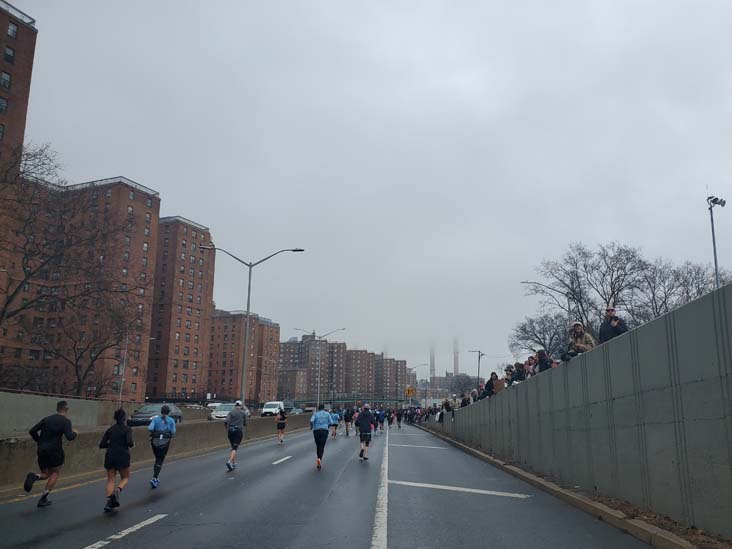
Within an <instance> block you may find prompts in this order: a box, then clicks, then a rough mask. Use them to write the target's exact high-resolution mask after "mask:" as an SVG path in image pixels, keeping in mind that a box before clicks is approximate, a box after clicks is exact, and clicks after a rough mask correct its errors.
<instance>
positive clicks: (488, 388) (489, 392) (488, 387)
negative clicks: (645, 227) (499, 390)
mask: <svg viewBox="0 0 732 549" xmlns="http://www.w3.org/2000/svg"><path fill="white" fill-rule="evenodd" d="M496 381H498V374H497V373H496V372H492V373H491V377H490V379H488V381H487V382H486V384H485V391H484V392H485V396H487V397H492V396H493V395H495V394H496V387H495V385H494V384H495V382H496Z"/></svg>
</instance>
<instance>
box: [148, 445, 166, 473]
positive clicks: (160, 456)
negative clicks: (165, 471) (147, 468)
mask: <svg viewBox="0 0 732 549" xmlns="http://www.w3.org/2000/svg"><path fill="white" fill-rule="evenodd" d="M169 448H170V444H168V445H167V446H163V447H162V448H157V447H155V446H153V447H152V451H153V454H155V466H154V467H153V476H154V477H155V478H158V475H159V474H160V470H161V469H162V468H163V462H164V461H165V456H166V455H168V449H169Z"/></svg>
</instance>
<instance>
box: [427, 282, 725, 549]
mask: <svg viewBox="0 0 732 549" xmlns="http://www.w3.org/2000/svg"><path fill="white" fill-rule="evenodd" d="M430 428H433V429H435V430H437V431H440V432H443V433H445V434H446V435H448V436H451V437H453V438H455V439H457V440H459V441H461V442H463V443H465V444H468V445H470V446H472V447H475V448H477V449H480V450H483V451H485V452H488V453H490V454H493V455H495V456H496V457H498V458H500V459H502V460H506V461H512V462H515V463H517V464H519V465H521V466H524V467H526V468H528V469H530V470H533V471H534V472H538V473H540V474H543V475H547V476H549V477H552V478H554V479H557V480H560V481H563V482H567V483H571V484H573V485H577V486H579V487H581V488H582V489H584V490H586V491H588V492H595V493H598V494H602V495H605V496H611V497H617V498H620V499H624V500H627V501H629V502H631V503H633V504H635V505H637V506H639V507H641V508H645V509H650V510H652V511H654V512H657V513H661V514H664V515H668V516H670V517H672V518H673V519H675V520H678V521H680V522H682V523H683V524H686V525H690V526H696V527H698V528H701V529H703V530H706V531H708V532H714V533H716V534H719V535H722V536H724V537H727V538H732V285H730V286H726V287H724V288H722V289H720V290H718V291H715V292H713V293H711V294H709V295H707V296H705V297H703V298H701V299H699V300H697V301H694V302H692V303H690V304H688V305H686V306H684V307H682V308H679V309H677V310H675V311H673V312H672V313H669V314H667V315H664V316H662V317H660V318H657V319H655V320H653V321H652V322H649V323H648V324H645V325H644V326H642V327H640V328H638V329H636V330H633V331H631V332H629V333H627V334H624V335H623V336H621V337H618V338H616V339H614V340H612V341H610V342H608V343H606V344H604V345H601V346H599V347H597V348H596V349H594V350H593V351H591V352H589V353H586V354H584V355H582V356H580V357H577V358H575V359H573V360H572V361H571V362H569V363H568V364H563V365H562V366H560V367H558V368H555V369H553V370H550V371H547V372H544V373H542V374H540V375H538V376H536V377H533V378H531V379H529V380H528V381H526V382H524V383H521V384H518V385H515V386H513V387H510V388H508V389H507V390H505V391H503V392H501V393H499V394H498V395H496V396H495V397H493V398H491V399H486V400H483V401H480V402H478V403H476V404H473V405H471V406H469V407H466V408H463V409H459V410H456V411H455V415H454V420H453V419H452V418H451V417H450V415H449V414H446V417H445V420H444V422H443V423H441V424H439V423H436V422H434V421H432V422H430Z"/></svg>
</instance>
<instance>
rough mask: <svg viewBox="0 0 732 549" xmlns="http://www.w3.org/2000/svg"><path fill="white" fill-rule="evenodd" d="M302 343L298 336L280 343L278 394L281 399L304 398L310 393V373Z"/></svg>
mask: <svg viewBox="0 0 732 549" xmlns="http://www.w3.org/2000/svg"><path fill="white" fill-rule="evenodd" d="M302 354H303V353H302V345H301V343H300V341H298V339H297V338H292V339H290V340H289V341H283V342H282V343H280V355H279V358H278V362H277V378H278V382H277V396H278V398H279V399H281V400H304V399H305V398H307V395H308V373H307V369H306V368H305V367H304V363H303V357H302Z"/></svg>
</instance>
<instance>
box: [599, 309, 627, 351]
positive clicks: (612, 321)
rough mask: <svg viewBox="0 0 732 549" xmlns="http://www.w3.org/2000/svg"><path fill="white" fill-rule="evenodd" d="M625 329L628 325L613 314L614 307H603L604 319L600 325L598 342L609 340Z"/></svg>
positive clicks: (625, 330)
mask: <svg viewBox="0 0 732 549" xmlns="http://www.w3.org/2000/svg"><path fill="white" fill-rule="evenodd" d="M627 331H628V325H627V324H626V323H625V321H624V320H623V319H622V318H620V317H618V316H616V315H615V307H612V306H609V307H608V308H607V309H605V319H604V320H603V321H602V324H601V325H600V343H605V342H606V341H610V340H611V339H613V338H614V337H618V336H619V335H622V334H624V333H625V332H627Z"/></svg>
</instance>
